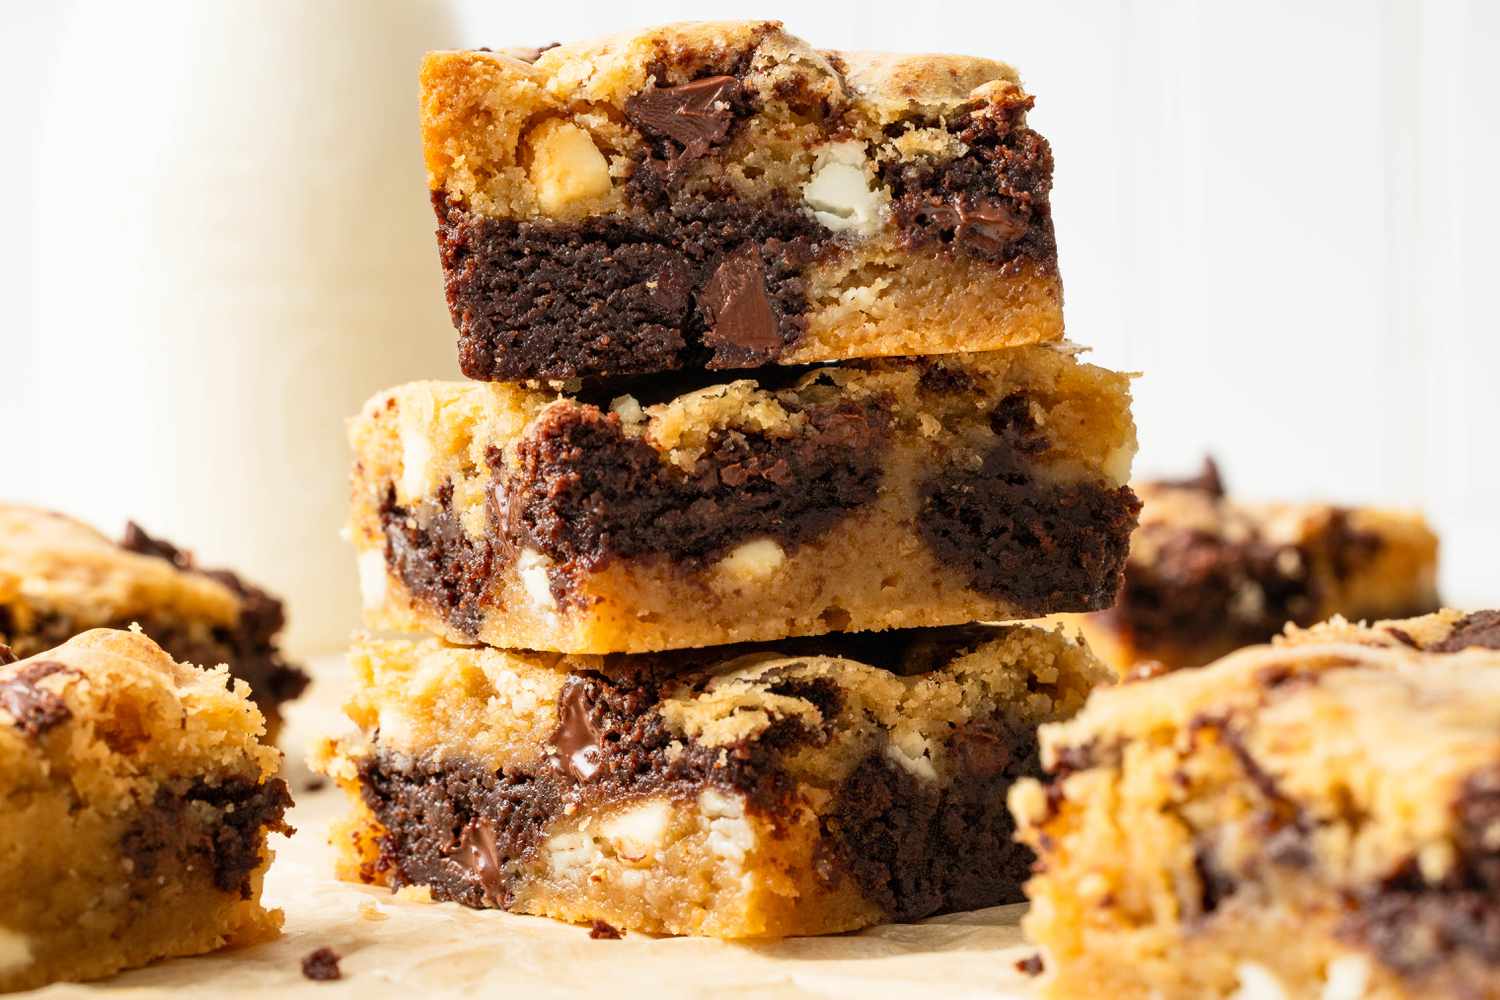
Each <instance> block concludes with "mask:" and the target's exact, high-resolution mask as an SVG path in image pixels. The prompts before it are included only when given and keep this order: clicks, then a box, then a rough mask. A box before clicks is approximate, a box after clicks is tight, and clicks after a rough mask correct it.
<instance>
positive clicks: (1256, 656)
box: [1011, 611, 1500, 998]
mask: <svg viewBox="0 0 1500 1000" xmlns="http://www.w3.org/2000/svg"><path fill="white" fill-rule="evenodd" d="M1041 739H1042V760H1043V762H1044V764H1045V765H1046V767H1047V770H1048V772H1049V773H1050V776H1051V780H1050V783H1049V784H1047V785H1043V784H1042V783H1040V782H1036V781H1029V782H1025V783H1023V784H1021V785H1018V786H1017V787H1016V788H1015V789H1014V790H1013V792H1012V794H1011V804H1012V808H1013V811H1014V812H1015V815H1016V818H1017V822H1018V823H1019V824H1020V827H1021V830H1020V837H1021V840H1022V841H1024V842H1025V843H1027V844H1030V845H1031V846H1032V847H1034V848H1035V849H1036V850H1037V852H1038V855H1039V862H1038V866H1037V875H1036V876H1035V878H1033V879H1032V881H1031V882H1029V883H1028V885H1027V893H1028V895H1029V896H1030V897H1031V899H1032V908H1031V912H1030V914H1029V915H1028V916H1027V917H1026V919H1025V922H1024V925H1023V926H1024V927H1025V930H1026V932H1027V934H1028V935H1029V936H1030V937H1031V939H1032V940H1034V941H1035V942H1037V943H1038V944H1040V945H1042V946H1044V947H1045V949H1046V952H1047V954H1046V962H1045V964H1046V968H1047V975H1048V979H1047V980H1046V982H1045V989H1044V992H1046V994H1047V995H1048V996H1052V997H1078V996H1111V997H1126V998H1129V997H1164V998H1173V997H1213V996H1228V995H1229V994H1231V993H1232V992H1234V991H1235V990H1236V989H1238V990H1240V992H1237V993H1234V995H1235V996H1239V997H1246V998H1249V997H1257V998H1258V997H1268V998H1269V997H1316V996H1323V997H1371V998H1375V997H1379V998H1419V997H1420V998H1436V997H1454V998H1457V997H1465V998H1474V997H1495V996H1500V612H1493V611H1490V612H1480V613H1477V614H1473V615H1464V614H1462V613H1460V612H1456V611H1444V612H1440V613H1437V614H1433V615H1430V616H1426V617H1422V618H1417V619H1408V620H1401V621H1382V622H1377V623H1375V624H1374V625H1372V626H1368V627H1366V626H1359V625H1351V624H1349V623H1347V622H1344V621H1342V620H1335V621H1334V622H1331V623H1329V624H1327V625H1324V626H1319V627H1317V628H1314V629H1311V630H1306V631H1302V630H1297V629H1295V628H1294V629H1290V630H1289V634H1288V635H1287V637H1285V638H1284V639H1282V640H1280V641H1278V643H1277V644H1275V645H1274V646H1257V647H1251V648H1249V649H1246V650H1242V651H1240V652H1237V653H1235V654H1232V655H1231V656H1229V657H1226V658H1225V659H1223V660H1220V661H1219V662H1217V663H1215V664H1213V665H1211V666H1208V667H1205V668H1203V669H1201V670H1188V671H1181V672H1178V673H1174V674H1168V675H1166V676H1163V677H1158V678H1155V679H1152V680H1145V681H1137V682H1133V683H1127V684H1123V685H1120V686H1118V687H1114V688H1109V689H1100V690H1099V691H1096V692H1095V693H1094V695H1093V696H1092V697H1091V699H1090V700H1089V703H1088V705H1087V707H1086V708H1085V709H1084V710H1083V711H1082V712H1081V713H1080V714H1079V715H1078V717H1077V718H1075V719H1073V720H1072V721H1070V722H1067V723H1064V724H1061V725H1049V726H1044V727H1043V728H1042V738H1041Z"/></svg>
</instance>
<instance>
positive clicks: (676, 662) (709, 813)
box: [315, 626, 1105, 938]
mask: <svg viewBox="0 0 1500 1000" xmlns="http://www.w3.org/2000/svg"><path fill="white" fill-rule="evenodd" d="M866 654H878V655H879V657H880V664H881V665H879V666H875V665H870V664H868V663H863V662H858V661H857V660H855V659H850V658H848V657H850V656H864V655H866ZM350 659H351V662H352V664H353V666H354V668H355V672H356V675H357V678H358V681H359V687H358V693H357V694H356V695H355V697H354V699H353V700H352V701H351V702H350V704H349V706H348V712H349V716H350V718H351V719H352V720H353V721H354V722H355V723H356V724H357V726H358V728H359V732H360V735H359V736H357V737H351V738H348V739H346V740H344V741H342V742H329V743H328V744H327V745H325V746H324V747H323V748H322V749H321V751H320V754H319V756H318V760H317V761H316V762H315V763H316V765H317V766H318V767H320V768H321V769H322V770H324V771H325V772H326V773H328V774H330V775H332V776H333V777H335V778H336V779H338V781H339V782H340V783H341V784H342V785H343V786H344V787H345V789H346V790H347V791H348V792H349V793H350V795H351V797H352V798H353V799H354V801H355V803H356V805H355V814H354V816H353V817H352V818H351V820H350V821H349V822H348V823H347V824H346V825H345V826H343V827H341V828H339V829H337V831H336V832H335V834H334V844H335V847H336V848H337V849H338V850H339V851H340V875H341V877H344V878H348V879H351V880H356V881H363V882H374V883H380V884H388V885H392V886H393V887H400V886H403V885H425V886H428V887H430V888H431V890H432V891H433V893H434V895H435V896H437V897H438V898H440V899H452V900H457V901H459V902H462V903H465V904H467V905H470V906H490V907H502V908H506V909H511V910H515V911H517V912H523V913H534V914H540V915H546V916H552V917H556V918H559V919H563V920H568V921H572V922H577V923H588V922H591V921H604V922H606V923H608V924H611V925H613V926H615V927H617V928H628V929H630V930H641V931H648V932H651V933H667V934H701V935H710V936H716V937H728V938H743V937H778V936H784V935H792V934H818V933H830V932H837V931H843V930H851V929H854V928H858V927H863V926H866V925H869V924H872V923H876V922H879V921H882V920H891V919H915V918H917V917H920V916H927V915H930V914H931V913H934V912H939V911H943V910H948V909H967V908H974V907H978V906H984V905H992V904H996V903H1001V902H1010V901H1015V900H1017V899H1019V894H1018V889H1019V882H1020V880H1021V879H1023V878H1024V877H1025V872H1026V869H1027V865H1028V864H1029V861H1030V856H1029V855H1028V854H1027V853H1026V852H1025V851H1024V850H1022V849H1020V848H1019V847H1017V846H1016V845H1015V844H1014V843H1013V842H1012V841H1011V833H1012V832H1013V830H1012V827H1011V823H1010V821H1009V818H1008V816H1007V814H1006V810H1005V808H1004V804H1003V800H1004V795H1005V789H1006V788H1007V787H1008V786H1009V784H1010V783H1011V782H1012V781H1013V780H1015V778H1016V777H1018V776H1020V775H1023V774H1034V773H1038V772H1037V761H1036V757H1035V752H1036V751H1035V728H1036V726H1037V724H1038V723H1040V722H1044V721H1049V720H1055V719H1061V718H1065V717H1067V716H1068V715H1070V714H1071V713H1072V712H1074V711H1075V710H1076V709H1077V707H1078V706H1079V705H1080V704H1082V702H1083V699H1084V698H1085V697H1086V695H1087V693H1088V690H1089V689H1090V687H1091V686H1092V685H1093V684H1095V683H1096V682H1098V681H1099V680H1100V679H1101V678H1102V677H1103V676H1104V674H1105V671H1104V670H1103V668H1102V667H1101V666H1100V665H1099V664H1098V663H1097V661H1095V660H1094V659H1093V658H1092V656H1090V655H1089V653H1088V651H1087V649H1086V648H1084V647H1083V646H1081V645H1079V644H1077V643H1074V642H1071V641H1069V640H1066V639H1064V638H1063V637H1062V636H1060V635H1059V634H1057V633H1053V632H1048V631H1046V630H1042V629H1038V628H1035V627H1028V626H971V627H966V628H959V629H936V630H914V631H912V632H905V633H898V634H892V635H887V636H881V637H878V639H877V637H830V638H828V639H825V640H819V641H812V642H809V641H803V642H801V643H797V642H789V643H785V644H779V643H768V644H764V645H762V646H759V647H734V648H730V649H722V650H713V649H705V650H690V651H680V652H676V653H667V654H651V655H637V656H611V657H588V656H577V657H570V656H559V655H555V654H542V653H519V652H509V651H503V650H497V649H489V648H474V647H454V646H448V645H444V644H443V643H441V642H439V641H437V640H434V639H424V640H420V641H414V640H377V639H368V638H366V639H361V640H359V641H357V642H356V643H355V646H354V649H353V651H352V653H351V657H350ZM454 831H457V834H456V836H457V839H456V840H455V833H454Z"/></svg>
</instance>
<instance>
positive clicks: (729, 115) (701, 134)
mask: <svg viewBox="0 0 1500 1000" xmlns="http://www.w3.org/2000/svg"><path fill="white" fill-rule="evenodd" d="M742 89H743V88H742V87H741V85H740V82H739V81H738V80H736V79H735V78H734V77H732V76H709V77H704V78H703V79H701V80H694V81H693V82H692V83H685V84H683V85H682V86H680V87H657V88H655V89H654V90H646V91H642V92H641V93H639V94H636V95H635V96H634V97H631V98H628V99H627V100H626V101H625V117H626V118H628V119H630V122H631V124H633V125H634V126H635V127H636V128H638V129H640V130H641V131H642V132H644V133H646V135H647V136H649V137H651V138H653V139H662V138H667V139H671V140H673V141H674V142H676V143H677V144H678V145H679V146H681V147H682V150H681V152H680V153H679V154H678V155H679V156H680V157H681V158H682V159H687V160H691V159H696V158H697V157H700V156H702V155H704V154H705V153H707V152H708V151H709V150H710V149H711V148H713V147H714V146H717V145H719V144H720V143H722V142H723V141H724V140H725V139H727V138H728V137H729V130H730V128H731V127H732V126H733V125H734V120H735V104H736V103H737V102H738V101H739V99H740V97H741V90H742Z"/></svg>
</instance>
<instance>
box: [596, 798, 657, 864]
mask: <svg viewBox="0 0 1500 1000" xmlns="http://www.w3.org/2000/svg"><path fill="white" fill-rule="evenodd" d="M669 819H670V810H669V808H668V806H667V803H666V802H665V801H663V800H661V799H655V800H653V801H649V802H645V803H643V804H641V805H639V806H636V807H635V808H633V809H626V810H624V811H623V812H618V813H616V814H614V815H613V816H611V817H609V818H608V819H606V820H605V821H604V822H602V823H600V824H599V836H601V837H603V838H604V839H605V840H606V841H608V842H609V845H610V847H611V848H613V849H614V852H615V854H616V855H618V856H619V857H621V858H624V859H625V860H626V861H641V860H644V859H645V858H647V857H649V856H651V855H652V854H654V853H655V852H656V851H657V850H658V849H659V848H660V847H661V844H662V838H663V837H665V836H666V833H667V821H668V820H669Z"/></svg>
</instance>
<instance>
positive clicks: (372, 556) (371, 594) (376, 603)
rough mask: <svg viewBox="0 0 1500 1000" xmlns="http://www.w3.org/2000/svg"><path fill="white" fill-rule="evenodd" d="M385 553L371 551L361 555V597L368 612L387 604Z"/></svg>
mask: <svg viewBox="0 0 1500 1000" xmlns="http://www.w3.org/2000/svg"><path fill="white" fill-rule="evenodd" d="M385 588H386V575H385V553H384V552H382V551H380V550H379V549H371V550H370V551H368V552H361V553H360V554H359V596H360V598H361V600H363V602H364V606H365V609H366V610H373V609H374V608H378V607H380V606H381V605H382V604H384V603H385Z"/></svg>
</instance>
